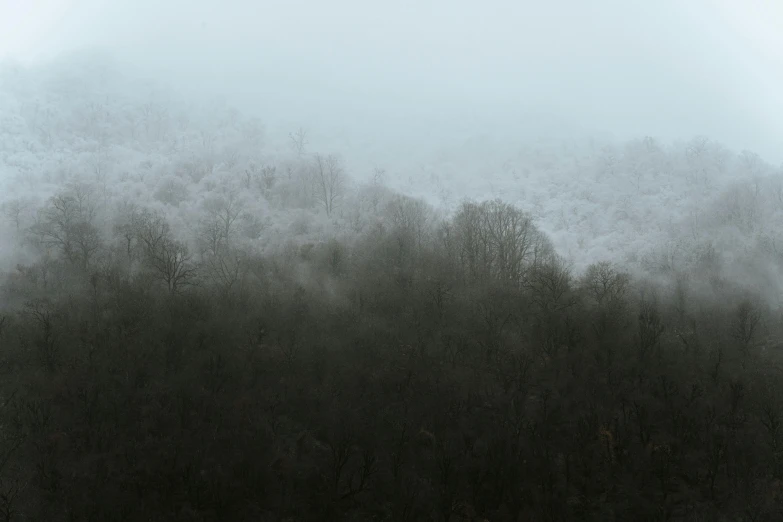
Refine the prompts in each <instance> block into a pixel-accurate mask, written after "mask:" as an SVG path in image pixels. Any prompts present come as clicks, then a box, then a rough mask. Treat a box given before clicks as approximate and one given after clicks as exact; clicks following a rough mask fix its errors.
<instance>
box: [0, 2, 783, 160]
mask: <svg viewBox="0 0 783 522" xmlns="http://www.w3.org/2000/svg"><path fill="white" fill-rule="evenodd" d="M0 6H2V7H0V9H1V11H0V55H2V54H4V55H7V56H13V57H17V58H21V59H32V58H41V57H48V56H52V55H54V54H56V53H57V52H62V51H68V50H72V49H76V48H79V47H81V46H93V47H95V48H98V49H103V50H106V51H109V52H112V53H116V55H117V56H121V57H122V58H123V59H126V60H130V61H132V62H134V63H136V64H138V65H141V66H143V67H144V68H146V69H147V70H149V71H150V73H151V74H156V75H160V77H161V78H166V79H167V80H174V81H175V85H178V86H181V87H187V88H189V89H191V90H193V91H198V92H204V93H218V92H219V93H223V94H225V95H226V97H227V98H229V99H230V100H233V101H235V102H236V103H238V104H240V105H243V106H246V107H248V108H250V109H252V110H254V111H258V112H259V113H260V114H262V115H263V114H268V115H269V116H270V117H271V118H281V117H288V119H291V120H299V121H302V122H304V123H309V122H316V123H320V122H325V121H332V122H334V121H337V120H341V121H343V122H347V123H346V125H350V126H352V128H354V129H359V130H362V129H363V130H364V131H366V132H368V133H377V132H379V130H378V129H379V128H386V129H387V130H388V129H389V128H393V129H396V130H397V131H398V132H401V133H402V132H407V130H406V129H409V130H410V131H411V132H412V133H413V134H417V135H422V134H426V132H427V129H428V126H429V125H430V124H431V123H432V122H433V121H441V122H444V121H451V122H452V123H453V122H455V121H459V122H462V124H463V126H469V125H476V126H478V127H486V128H477V129H476V132H483V131H492V130H496V131H497V130H498V129H501V130H502V128H503V125H504V122H505V123H508V122H509V121H513V120H514V119H515V118H519V117H521V116H519V115H520V114H522V113H525V112H527V111H530V110H535V111H536V112H539V113H540V112H548V113H552V114H556V115H558V116H561V117H565V118H568V119H569V120H571V121H573V122H574V123H575V124H577V125H579V126H582V127H586V128H597V129H601V130H608V131H610V132H613V133H615V134H616V135H618V136H629V135H639V136H641V135H648V134H649V135H656V136H660V137H664V138H676V137H680V138H688V137H690V136H693V135H694V134H706V135H708V136H710V137H714V138H717V139H720V140H722V141H724V142H726V143H727V144H728V145H730V146H732V147H734V148H736V149H742V148H746V147H747V148H751V149H753V150H756V151H758V152H760V153H761V154H762V155H764V156H765V157H766V158H767V159H769V160H771V161H773V162H783V96H781V95H780V93H781V92H783V2H781V1H780V0H768V1H764V0H655V1H650V0H644V1H642V0H639V1H636V0H589V1H588V0H540V1H531V0H502V1H501V0H483V1H477V0H394V1H384V2H380V1H373V0H0ZM494 122H497V125H494V124H493V123H494ZM422 127H424V128H423V129H422Z"/></svg>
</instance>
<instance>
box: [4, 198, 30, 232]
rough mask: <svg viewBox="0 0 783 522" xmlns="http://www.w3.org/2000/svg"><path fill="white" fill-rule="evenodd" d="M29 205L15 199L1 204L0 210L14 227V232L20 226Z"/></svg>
mask: <svg viewBox="0 0 783 522" xmlns="http://www.w3.org/2000/svg"><path fill="white" fill-rule="evenodd" d="M29 204H30V203H29V202H25V201H24V200H22V199H19V198H16V199H12V200H10V201H6V202H4V203H3V206H2V210H3V214H4V215H5V217H6V218H8V220H9V221H11V223H13V224H14V226H15V227H16V231H17V232H19V229H20V228H21V226H22V215H23V214H24V212H25V209H26V208H27V207H28V205H29Z"/></svg>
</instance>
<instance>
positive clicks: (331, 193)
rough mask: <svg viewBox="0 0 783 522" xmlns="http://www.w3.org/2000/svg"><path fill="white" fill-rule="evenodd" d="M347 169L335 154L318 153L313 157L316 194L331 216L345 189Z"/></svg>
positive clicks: (327, 213)
mask: <svg viewBox="0 0 783 522" xmlns="http://www.w3.org/2000/svg"><path fill="white" fill-rule="evenodd" d="M345 181H346V180H345V169H344V168H343V165H342V161H340V158H338V157H337V156H335V155H334V154H329V155H328V156H322V155H321V154H316V155H315V157H314V159H313V184H314V192H315V196H316V198H317V200H318V202H319V203H320V204H322V205H323V207H324V209H325V210H326V215H327V216H331V215H332V212H333V211H334V209H335V206H336V205H337V204H338V203H339V201H340V199H342V197H343V195H344V191H345Z"/></svg>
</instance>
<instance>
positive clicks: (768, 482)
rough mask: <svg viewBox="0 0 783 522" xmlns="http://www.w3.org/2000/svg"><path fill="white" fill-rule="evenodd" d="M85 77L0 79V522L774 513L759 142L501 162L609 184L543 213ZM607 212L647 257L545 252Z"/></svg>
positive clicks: (772, 312) (531, 173)
mask: <svg viewBox="0 0 783 522" xmlns="http://www.w3.org/2000/svg"><path fill="white" fill-rule="evenodd" d="M99 65H100V64H99ZM99 65H95V63H94V62H87V63H74V62H67V63H63V64H61V66H60V68H59V69H58V68H57V67H54V66H50V67H49V68H48V69H46V70H43V71H35V70H25V69H23V68H19V67H17V66H13V65H6V66H4V67H5V68H4V69H2V74H0V108H1V109H0V117H1V118H3V121H2V122H1V123H0V128H2V131H3V134H2V136H1V137H2V149H1V150H0V154H2V165H3V171H2V172H3V173H4V175H3V176H2V178H3V179H2V182H3V186H2V190H3V191H4V192H3V198H2V200H3V201H2V203H3V207H2V208H3V211H4V212H3V216H4V219H5V221H4V223H3V229H2V230H3V232H2V236H1V237H2V241H3V242H2V243H1V244H2V245H4V246H3V247H2V248H1V249H0V254H2V260H3V262H4V263H5V266H4V268H5V273H4V276H3V286H2V293H1V294H0V295H1V296H2V297H1V299H2V307H0V310H2V312H0V368H2V372H3V379H2V380H1V381H0V520H6V521H16V520H51V521H60V520H62V521H66V520H69V521H76V520H79V521H81V520H94V521H137V520H138V521H142V520H144V521H150V520H154V521H163V520H166V521H169V520H180V521H202V520H203V521H206V520H221V521H223V520H247V521H251V520H252V521H259V520H268V521H278V520H287V521H290V522H293V521H322V520H323V521H332V520H334V521H337V520H355V521H371V520H375V521H411V522H413V521H437V522H443V521H446V522H468V521H477V522H478V521H485V520H486V521H492V522H503V521H509V522H512V521H513V522H521V521H542V522H543V521H547V522H555V521H570V520H580V521H581V520H584V521H606V520H617V521H625V520H640V521H651V522H652V521H705V520H715V521H729V520H731V521H736V520H743V521H756V522H762V521H774V520H780V519H781V517H783V489H782V485H781V480H782V479H783V453H782V451H783V450H781V445H783V396H781V394H780V388H781V386H783V374H782V373H781V368H780V361H779V358H780V343H779V341H778V339H780V334H781V332H780V327H781V325H782V324H783V322H782V321H781V319H783V317H781V315H780V310H779V309H778V307H777V302H776V299H777V296H776V295H775V293H776V292H775V290H776V289H777V286H778V283H777V282H776V279H775V276H776V275H778V274H779V271H778V263H779V259H780V256H779V254H778V253H777V252H778V250H777V248H779V247H780V245H777V244H776V242H775V235H774V234H775V227H774V223H775V219H777V216H778V214H779V210H780V209H781V208H783V204H782V203H781V202H783V199H781V197H780V194H783V191H780V190H778V191H776V190H774V187H775V186H776V185H775V183H777V182H779V180H778V179H777V178H776V177H775V175H774V174H775V171H774V169H773V168H772V167H770V166H768V165H766V164H764V163H763V162H762V161H761V159H760V158H758V157H757V156H755V155H753V154H752V153H750V152H743V153H741V154H739V155H736V154H733V153H729V152H728V151H726V149H724V148H722V147H720V146H719V145H717V144H714V143H712V142H710V141H709V140H707V139H705V138H696V139H694V140H692V141H691V142H690V143H689V144H687V145H682V146H681V145H673V146H671V147H670V148H665V147H664V146H663V145H661V144H659V143H657V142H656V141H655V140H653V139H651V138H650V139H645V140H639V141H637V142H633V143H630V144H626V145H624V146H623V147H619V148H618V147H617V146H609V145H603V146H595V144H592V145H591V144H590V143H585V144H583V145H579V146H577V145H569V144H567V143H565V142H563V143H561V144H559V145H558V146H557V147H555V148H556V149H558V150H559V154H561V155H562V158H565V159H557V157H556V156H547V154H550V153H545V151H544V149H540V148H538V149H535V151H534V152H531V148H530V147H528V146H526V147H527V148H525V149H524V150H527V151H528V152H529V154H527V156H525V157H526V158H527V160H525V161H528V160H529V161H528V163H526V165H527V166H524V167H522V166H518V167H519V169H520V170H516V169H517V167H515V166H513V165H511V164H507V165H506V167H499V168H498V171H500V172H501V173H502V172H505V171H508V172H511V173H512V177H511V178H509V179H506V178H503V179H505V180H506V181H502V183H505V182H508V183H512V184H514V186H519V187H522V188H524V187H527V189H526V190H528V191H536V190H538V188H536V180H538V179H541V180H543V179H544V178H550V179H551V181H550V183H551V184H550V185H546V186H544V189H542V190H548V191H550V192H551V193H553V194H554V193H556V192H557V187H560V188H561V189H562V192H563V193H566V192H567V191H569V190H574V189H572V188H569V187H567V184H566V183H565V182H563V181H562V180H563V179H565V175H564V174H563V175H562V176H560V175H559V174H558V173H559V172H560V173H563V172H571V170H569V169H583V170H584V171H585V172H586V173H588V175H589V176H591V178H590V179H592V180H593V181H592V182H591V183H594V186H598V187H601V186H610V185H611V186H615V185H618V183H617V182H616V180H617V179H622V180H624V181H623V183H626V182H627V183H628V184H630V185H629V186H630V189H629V192H628V193H629V194H634V191H635V194H636V195H635V196H634V197H629V198H625V199H623V200H622V201H620V200H619V198H614V197H605V196H602V195H601V194H587V193H586V194H583V197H584V199H586V200H588V201H591V202H592V205H593V206H592V207H591V206H589V205H585V204H582V203H579V200H577V199H571V200H569V199H568V198H565V197H561V198H560V201H561V203H560V204H561V210H563V212H560V214H561V215H560V217H559V219H560V221H556V220H552V219H546V218H547V216H549V217H550V218H551V216H552V212H550V211H549V210H547V208H548V207H547V202H540V205H538V206H537V204H536V203H535V202H530V204H529V205H526V204H525V201H519V200H514V199H513V197H512V196H513V194H512V193H510V192H507V191H504V190H499V191H498V193H497V194H496V195H491V194H490V195H487V194H484V193H482V192H481V190H476V191H475V194H474V197H473V198H471V199H465V197H466V196H469V195H470V194H461V193H458V192H457V191H458V189H459V187H460V186H461V185H460V184H459V183H456V182H455V183H453V185H452V186H451V187H450V188H449V187H444V186H443V184H444V183H446V182H447V180H446V181H444V178H443V177H440V176H439V175H438V174H433V175H432V176H430V177H429V178H428V179H424V180H419V183H420V184H421V185H422V187H424V189H427V183H431V184H433V185H436V186H438V185H440V186H441V189H442V190H441V192H440V194H439V195H438V192H437V191H435V190H430V189H431V188H432V187H430V188H429V189H427V190H429V194H435V196H434V197H430V198H429V199H425V198H421V197H416V194H413V192H415V190H414V189H415V187H409V188H411V190H409V191H408V192H409V193H408V194H406V193H405V191H404V190H403V189H404V185H405V182H404V181H403V182H402V183H399V179H403V180H404V178H399V177H397V178H396V179H397V181H394V180H389V179H388V178H389V177H390V175H389V172H388V171H386V170H385V169H384V168H382V167H376V168H374V169H372V170H370V172H367V173H364V174H362V173H355V172H353V171H352V170H351V169H350V164H349V163H348V161H347V160H346V159H344V156H343V155H340V154H338V153H336V152H325V153H321V152H315V151H313V150H311V149H313V147H312V145H311V144H310V137H309V134H308V131H307V129H305V128H299V129H295V130H291V131H289V132H287V133H285V134H283V135H282V136H280V137H274V136H268V134H267V133H266V132H265V128H264V126H263V125H262V124H261V122H260V121H258V120H255V119H252V118H246V117H244V116H243V115H242V114H241V113H240V112H239V111H236V110H233V109H230V108H228V107H225V106H222V105H220V104H218V105H209V106H205V107H184V106H179V105H177V104H176V103H174V102H171V101H170V100H169V101H167V102H166V103H164V102H162V101H160V99H162V98H161V97H160V95H156V96H158V97H157V98H155V97H151V98H148V99H139V98H138V97H136V98H134V97H133V96H137V95H135V94H133V93H134V92H137V91H139V90H141V89H140V87H139V86H138V85H137V84H132V83H128V81H127V79H126V78H121V77H119V76H117V74H118V73H116V71H112V70H110V69H107V68H106V66H105V65H103V66H99ZM64 107H69V110H64V109H63V108H64ZM275 139H277V140H278V142H277V143H278V145H277V146H276V145H274V144H270V142H271V143H274V140H275ZM476 146H477V147H479V148H481V147H480V146H479V145H476ZM580 147H581V148H580ZM575 149H579V150H580V151H582V152H576V151H575ZM591 149H594V152H590V150H591ZM322 150H323V149H322ZM617 150H623V151H624V152H623V153H622V154H619V153H616V151H617ZM550 152H551V151H550ZM582 153H584V154H585V156H579V154H582ZM551 154H554V153H551ZM522 156H523V155H522V153H521V152H520V153H519V155H518V156H517V159H519V158H521V157H522ZM578 157H582V158H583V159H582V160H579V159H578ZM531 158H532V159H531ZM547 158H549V159H547ZM585 158H587V159H585ZM457 159H458V158H457ZM491 160H492V158H489V159H488V164H490V163H491ZM444 161H445V160H444ZM449 161H455V159H454V158H452V159H451V160H449ZM520 161H522V160H520ZM580 161H581V163H580ZM558 162H562V163H563V164H568V165H570V166H569V167H567V168H566V167H562V168H561V167H558V166H557V165H559V163H558ZM520 165H521V164H520ZM433 168H434V167H433ZM559 168H561V170H558V169H559ZM525 169H527V170H525ZM569 175H573V174H569ZM410 176H411V180H410V184H411V185H415V183H416V181H415V180H414V179H413V177H414V174H410ZM415 176H417V177H421V176H418V174H416V175H415ZM538 176H540V178H539V177H538ZM561 178H562V179H561ZM605 178H609V179H610V181H607V182H606V185H600V184H598V183H599V181H600V179H605ZM472 179H478V178H472ZM572 179H576V178H572ZM612 179H614V180H615V181H611V180H612ZM674 179H676V180H678V181H676V182H673V181H671V180H674ZM542 183H543V181H542ZM754 183H755V184H754ZM574 184H575V185H577V186H578V183H577V182H576V181H575V182H574ZM623 186H624V185H623ZM780 187H783V185H780ZM446 189H448V190H446ZM422 190H423V189H422ZM464 190H465V191H468V192H469V191H471V190H472V188H471V186H470V185H469V184H468V185H466V188H464ZM520 190H521V189H520ZM580 190H581V189H580ZM618 190H619V189H618ZM449 191H451V192H449ZM682 191H688V192H687V194H688V195H687V197H694V198H695V197H696V194H697V193H699V194H702V196H701V197H702V198H703V199H702V200H698V199H696V201H697V203H698V202H701V203H698V204H703V206H702V208H703V213H702V214H700V215H698V216H692V217H693V219H692V221H690V222H689V223H690V225H691V226H685V225H684V224H683V223H685V222H684V221H680V220H671V222H669V223H668V224H661V225H660V226H657V228H656V227H653V225H657V223H655V222H654V220H653V219H652V218H651V217H650V216H649V215H646V214H644V213H643V212H642V213H640V212H639V209H640V208H643V206H644V205H646V204H649V205H650V207H652V205H653V203H650V202H655V201H657V202H658V204H660V202H661V201H665V202H667V204H669V205H670V207H671V211H672V213H677V212H680V214H681V216H683V219H684V218H685V217H687V216H689V215H690V214H689V212H690V209H688V208H686V209H678V208H676V206H675V205H673V204H672V203H671V202H672V201H675V200H676V199H677V197H679V196H678V195H680V194H681V192H682ZM666 194H668V196H666ZM487 196H491V197H487ZM495 196H497V197H495ZM503 196H507V197H503ZM561 196H562V194H561ZM664 196H665V197H664ZM666 197H669V198H670V199H666ZM602 198H603V199H602ZM645 198H648V199H645ZM662 198H663V199H662ZM450 199H453V200H455V201H450ZM553 199H554V198H553ZM604 200H605V201H609V202H611V205H610V204H609V203H607V204H604V203H602V201H604ZM438 201H440V203H441V204H437V202H438ZM645 201H646V202H647V203H645ZM562 202H565V203H562ZM705 202H711V203H710V205H706V204H704V203H705ZM697 203H692V205H694V206H696V205H697ZM571 204H573V205H574V208H576V207H578V209H576V210H574V211H573V212H570V215H572V216H576V217H575V218H574V220H573V221H571V220H570V218H568V217H567V214H569V211H568V208H569V207H568V206H567V205H571ZM778 206H780V207H778ZM591 209H592V210H591ZM599 209H600V212H602V213H603V214H600V215H599V214H598V212H599ZM585 215H586V216H588V217H587V218H585V217H584V216H585ZM589 216H593V217H592V218H590V217H589ZM596 216H597V217H596ZM601 216H604V217H601ZM607 216H609V217H607ZM699 220H701V221H699ZM610 223H614V224H615V225H612V226H616V227H617V229H618V230H625V229H626V228H627V230H628V234H629V235H634V234H636V235H638V236H640V237H642V239H644V238H648V240H649V242H650V248H649V250H647V251H643V252H639V253H638V255H637V256H635V257H634V256H633V255H631V254H633V253H634V252H633V251H632V250H628V251H625V252H619V253H617V252H615V254H617V255H614V256H613V257H612V256H610V255H609V254H611V253H612V252H613V250H612V249H609V248H606V249H605V250H604V251H603V252H605V253H606V254H607V255H606V258H605V259H600V258H599V257H598V256H595V257H591V256H590V255H589V253H590V252H593V253H595V252H596V250H593V251H590V250H589V249H588V248H587V247H585V248H581V246H582V245H578V244H577V245H575V246H574V250H573V251H572V252H571V253H570V254H567V253H564V252H563V251H562V248H561V246H562V245H561V244H560V243H562V241H563V240H564V238H566V239H567V238H568V237H570V236H568V235H567V234H566V235H563V234H560V235H558V233H559V232H562V231H563V230H566V229H568V230H566V231H567V232H569V233H570V232H571V231H572V230H573V231H574V234H576V235H577V236H579V235H581V236H582V238H583V240H584V241H585V242H590V241H592V242H595V241H599V240H600V238H601V237H602V236H603V235H605V234H606V231H605V230H603V228H602V227H603V226H604V225H607V226H608V225H609V224H610ZM667 226H669V228H667ZM591 227H592V228H591ZM646 228H656V232H655V233H656V234H659V235H654V236H653V235H650V236H645V235H644V234H645V233H647V230H646ZM589 230H592V231H593V233H594V235H592V236H591V235H590V234H589V233H588V231H589ZM672 231H676V232H677V233H676V234H675V233H674V232H672ZM553 235H555V236H557V237H558V238H559V240H558V241H555V240H554V239H553V237H552V236H553ZM623 237H625V236H623ZM653 238H654V239H656V240H657V239H659V238H664V241H662V242H656V243H653ZM618 242H622V241H619V240H618ZM634 245H638V243H634ZM598 251H599V252H600V251H601V250H600V249H599V250H598ZM574 255H577V256H578V257H581V258H580V259H578V260H575V259H573V256H574ZM751 262H752V263H753V264H751Z"/></svg>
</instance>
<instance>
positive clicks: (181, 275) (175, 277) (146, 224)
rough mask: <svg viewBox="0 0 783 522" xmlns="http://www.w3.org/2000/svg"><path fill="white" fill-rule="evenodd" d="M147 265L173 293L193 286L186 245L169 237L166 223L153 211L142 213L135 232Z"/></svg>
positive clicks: (194, 270) (190, 262)
mask: <svg viewBox="0 0 783 522" xmlns="http://www.w3.org/2000/svg"><path fill="white" fill-rule="evenodd" d="M138 238H139V242H140V244H141V247H142V251H143V259H144V263H145V265H146V266H147V268H148V269H149V270H150V271H151V272H152V273H153V274H155V275H157V276H158V277H159V278H160V279H161V280H162V281H163V282H164V283H165V284H166V287H167V289H168V291H169V292H170V293H172V294H175V293H178V292H180V291H181V290H182V289H183V287H186V286H188V285H192V284H193V283H194V282H195V278H196V276H197V270H196V267H195V265H194V264H193V262H192V256H191V255H190V252H189V250H188V247H187V245H185V244H184V243H182V242H180V241H177V240H176V239H174V238H172V237H171V231H170V227H169V224H168V223H166V221H165V219H164V218H163V217H162V216H160V215H158V214H154V213H149V212H147V213H145V214H144V216H143V217H142V219H141V226H140V230H139V234H138Z"/></svg>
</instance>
